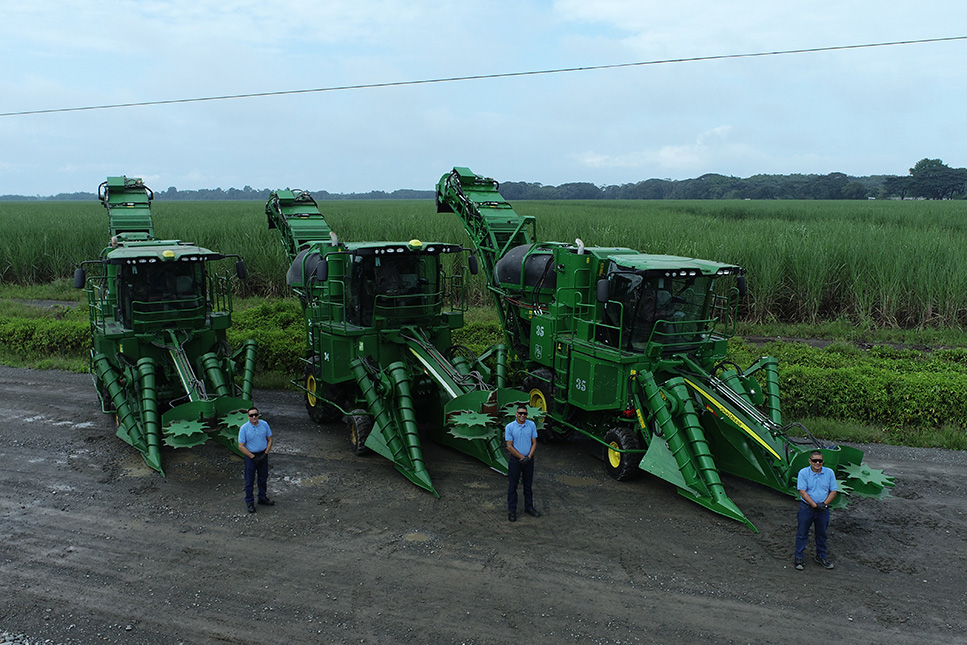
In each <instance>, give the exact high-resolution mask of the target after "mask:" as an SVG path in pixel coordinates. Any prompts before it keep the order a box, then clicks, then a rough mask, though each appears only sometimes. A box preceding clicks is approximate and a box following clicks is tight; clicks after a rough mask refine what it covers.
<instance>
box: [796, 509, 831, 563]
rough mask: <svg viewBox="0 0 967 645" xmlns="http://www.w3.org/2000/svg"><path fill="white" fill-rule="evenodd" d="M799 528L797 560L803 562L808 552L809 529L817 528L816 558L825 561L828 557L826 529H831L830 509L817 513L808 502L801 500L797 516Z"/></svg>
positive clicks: (797, 531)
mask: <svg viewBox="0 0 967 645" xmlns="http://www.w3.org/2000/svg"><path fill="white" fill-rule="evenodd" d="M797 519H798V520H799V522H798V523H799V527H798V529H797V530H796V559H797V560H802V559H803V555H804V554H805V552H806V542H808V541H809V529H810V527H812V526H815V527H816V534H815V537H816V557H817V558H819V559H820V560H825V559H826V556H827V555H828V554H827V553H826V529H827V527H829V509H828V508H827V509H826V510H823V511H818V512H817V511H815V510H813V507H812V506H810V505H809V504H807V503H806V502H804V501H802V500H799V513H798V516H797Z"/></svg>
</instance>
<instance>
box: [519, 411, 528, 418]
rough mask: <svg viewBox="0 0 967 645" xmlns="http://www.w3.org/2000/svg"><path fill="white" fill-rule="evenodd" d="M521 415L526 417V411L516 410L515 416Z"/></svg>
mask: <svg viewBox="0 0 967 645" xmlns="http://www.w3.org/2000/svg"><path fill="white" fill-rule="evenodd" d="M522 415H523V416H525V417H526V416H527V413H526V412H518V413H517V416H522Z"/></svg>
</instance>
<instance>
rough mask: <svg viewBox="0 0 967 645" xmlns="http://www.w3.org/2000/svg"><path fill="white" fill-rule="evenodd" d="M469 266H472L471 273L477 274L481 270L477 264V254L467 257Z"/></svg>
mask: <svg viewBox="0 0 967 645" xmlns="http://www.w3.org/2000/svg"><path fill="white" fill-rule="evenodd" d="M467 267H469V268H470V275H477V274H478V273H479V272H480V265H479V264H477V256H476V255H474V254H473V253H471V254H470V257H469V258H467Z"/></svg>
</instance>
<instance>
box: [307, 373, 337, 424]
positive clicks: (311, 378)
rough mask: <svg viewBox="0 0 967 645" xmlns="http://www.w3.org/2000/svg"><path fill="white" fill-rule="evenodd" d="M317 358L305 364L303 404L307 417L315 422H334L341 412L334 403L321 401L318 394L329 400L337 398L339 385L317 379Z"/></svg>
mask: <svg viewBox="0 0 967 645" xmlns="http://www.w3.org/2000/svg"><path fill="white" fill-rule="evenodd" d="M318 360H319V359H318V358H314V359H313V360H312V362H311V363H309V364H307V365H306V371H305V379H304V380H303V383H302V384H303V386H304V387H305V388H306V392H305V404H306V412H308V413H309V418H310V419H312V420H313V421H314V422H316V423H336V422H337V421H339V420H340V419H341V418H342V416H343V413H342V412H341V411H340V410H339V408H337V407H336V406H334V405H331V404H329V403H326V402H325V401H321V400H320V399H319V398H318V395H321V396H322V397H323V398H326V399H329V400H330V401H333V400H337V399H338V398H339V394H340V391H339V387H338V386H336V385H332V384H329V383H324V382H323V381H321V380H320V379H319V368H318Z"/></svg>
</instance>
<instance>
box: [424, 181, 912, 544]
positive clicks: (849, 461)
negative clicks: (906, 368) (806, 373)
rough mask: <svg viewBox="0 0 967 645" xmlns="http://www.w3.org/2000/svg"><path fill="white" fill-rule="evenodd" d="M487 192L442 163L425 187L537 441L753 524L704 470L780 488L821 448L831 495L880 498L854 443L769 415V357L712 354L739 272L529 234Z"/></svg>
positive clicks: (493, 185) (879, 481)
mask: <svg viewBox="0 0 967 645" xmlns="http://www.w3.org/2000/svg"><path fill="white" fill-rule="evenodd" d="M498 189H499V185H498V183H497V182H496V181H494V180H493V179H491V178H488V177H483V176H480V175H476V174H475V173H473V172H472V171H471V170H470V169H468V168H462V167H457V168H454V169H453V170H452V171H451V172H448V173H446V174H445V175H443V177H442V178H441V179H440V181H439V183H438V184H437V187H436V201H437V211H438V212H452V213H455V214H456V215H457V216H458V217H459V218H460V221H461V222H462V223H463V225H464V229H465V230H466V232H467V234H468V235H469V236H470V241H471V243H472V245H473V247H474V249H475V251H476V253H477V254H478V255H479V258H480V263H481V264H482V265H483V267H484V271H485V277H486V279H487V288H488V290H489V292H490V293H491V295H492V296H493V300H494V303H495V304H496V307H497V311H498V313H499V316H500V322H501V324H502V326H503V331H504V336H505V339H506V344H507V346H508V347H509V350H510V355H511V365H512V366H513V367H516V368H517V373H518V374H520V375H521V376H522V377H523V386H524V389H525V390H527V391H528V392H529V399H530V402H531V405H533V406H535V407H538V408H540V409H541V410H544V411H545V412H546V415H547V417H546V418H547V423H546V427H545V436H547V437H559V436H563V435H567V434H570V433H575V432H576V433H580V434H581V435H584V436H585V437H587V438H589V439H590V440H591V441H593V442H595V443H596V444H598V445H599V446H601V448H602V454H603V456H604V463H605V468H606V470H607V472H608V473H609V474H610V475H611V476H612V477H614V478H615V479H618V480H623V479H627V478H629V477H631V476H632V475H634V474H635V473H638V472H640V471H642V470H644V471H647V472H649V473H651V474H653V475H655V476H657V477H660V478H662V479H664V480H666V481H668V482H670V483H672V484H674V485H675V486H677V487H678V491H679V493H680V494H681V495H683V496H684V497H687V498H688V499H691V500H692V501H694V502H696V503H698V504H701V505H702V506H705V507H706V508H709V509H711V510H713V511H715V512H716V513H720V514H722V515H724V516H726V517H729V518H732V519H735V520H737V521H740V522H743V523H745V524H746V525H747V526H749V528H752V529H753V530H755V526H754V525H753V524H752V522H751V521H749V520H748V518H746V517H745V515H744V514H743V513H742V511H741V510H739V508H738V507H737V506H736V505H735V504H734V503H733V502H732V500H731V499H730V498H729V497H728V494H727V493H726V491H725V487H724V486H723V484H722V480H721V477H720V472H727V473H731V474H733V475H736V476H739V477H743V478H745V479H749V480H752V481H755V482H758V483H760V484H763V485H765V486H769V487H770V488H773V489H775V490H778V491H780V492H782V493H786V494H789V495H793V496H795V495H797V494H798V493H797V490H796V476H797V474H798V472H799V470H800V469H801V468H803V467H805V466H807V465H808V455H809V452H810V451H812V450H821V451H822V453H823V455H824V457H825V463H826V465H827V466H829V467H830V468H832V469H833V470H834V471H835V472H836V476H837V479H838V481H839V486H840V490H841V491H842V492H843V493H845V494H841V495H840V496H838V497H837V498H836V501H837V503H838V504H836V505H843V504H845V503H847V501H848V499H849V495H850V494H853V495H864V496H871V497H882V496H885V495H887V494H888V491H887V489H888V488H889V487H892V486H893V484H894V482H893V479H892V478H891V477H887V476H885V475H883V473H882V471H879V470H876V469H871V468H869V467H868V466H866V465H864V464H863V463H862V460H863V453H862V451H860V450H857V449H855V448H851V447H847V446H834V445H826V444H824V443H822V442H820V441H818V440H816V439H815V438H813V437H812V435H811V434H809V433H808V431H807V430H805V428H803V427H802V426H801V425H800V424H795V423H794V424H786V425H784V424H783V422H782V414H781V404H780V397H779V386H778V382H779V377H778V361H777V360H776V359H775V358H771V357H763V358H761V359H759V360H758V361H756V362H755V364H753V365H752V366H750V367H749V368H748V369H745V370H743V369H741V368H740V367H738V366H737V365H734V364H733V363H731V362H729V361H728V360H727V344H728V339H729V337H731V336H732V334H733V333H734V328H735V322H736V317H737V310H738V303H739V299H740V298H741V297H742V296H744V295H745V288H746V286H745V270H744V269H743V268H742V267H739V266H736V265H732V264H727V263H721V262H713V261H710V260H701V259H695V258H685V257H676V256H667V255H650V254H644V253H639V252H637V251H635V250H633V249H628V248H620V247H609V248H604V247H593V246H586V245H585V244H584V242H582V241H581V240H580V239H578V240H575V241H574V243H562V242H539V241H537V239H536V222H535V220H534V218H533V217H531V216H522V215H518V214H517V213H516V212H515V211H514V209H513V207H512V206H511V205H510V204H509V203H508V202H507V201H506V200H504V198H503V197H502V196H501V195H500V193H499V192H498ZM793 427H796V428H798V429H799V430H800V432H798V433H792V432H790V430H791V429H792V428H793ZM794 434H800V435H801V434H805V437H801V436H793V435H794Z"/></svg>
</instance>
